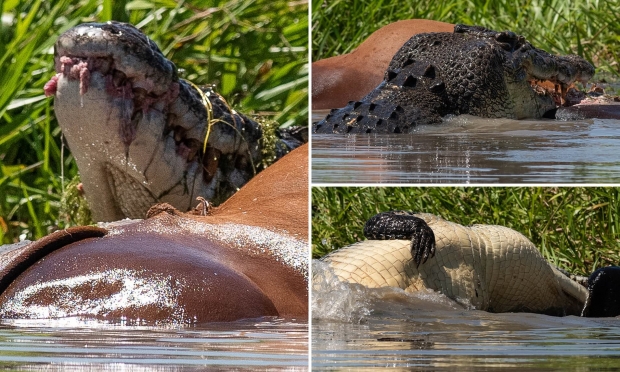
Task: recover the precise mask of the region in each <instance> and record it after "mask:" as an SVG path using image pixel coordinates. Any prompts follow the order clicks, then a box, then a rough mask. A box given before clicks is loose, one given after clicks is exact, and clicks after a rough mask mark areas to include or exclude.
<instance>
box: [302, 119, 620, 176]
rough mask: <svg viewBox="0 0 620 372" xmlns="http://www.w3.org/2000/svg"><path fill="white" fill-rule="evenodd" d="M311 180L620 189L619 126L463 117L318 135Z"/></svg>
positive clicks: (596, 121)
mask: <svg viewBox="0 0 620 372" xmlns="http://www.w3.org/2000/svg"><path fill="white" fill-rule="evenodd" d="M324 115H325V112H315V113H313V120H319V119H321V118H322V117H324ZM312 181H313V182H315V183H497V182H500V183H609V182H614V183H618V182H620V121H619V120H615V119H587V120H575V121H560V120H510V119H482V118H477V117H474V116H468V115H462V116H458V117H454V118H451V119H448V120H446V122H444V123H443V124H440V125H434V126H431V125H426V126H420V127H418V128H417V129H416V132H414V133H411V134H407V135H402V134H400V135H399V134H383V135H376V134H369V135H313V136H312Z"/></svg>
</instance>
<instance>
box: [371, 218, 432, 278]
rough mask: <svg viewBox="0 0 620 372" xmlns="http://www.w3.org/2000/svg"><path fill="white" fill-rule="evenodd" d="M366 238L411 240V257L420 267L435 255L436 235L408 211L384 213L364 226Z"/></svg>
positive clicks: (421, 220)
mask: <svg viewBox="0 0 620 372" xmlns="http://www.w3.org/2000/svg"><path fill="white" fill-rule="evenodd" d="M364 236H366V238H368V239H375V240H395V239H407V240H411V256H412V257H413V261H414V262H415V263H416V267H419V266H420V264H421V263H425V262H426V260H427V259H428V258H429V257H433V256H434V255H435V234H434V233H433V230H432V229H431V228H430V227H429V226H428V224H426V222H425V221H424V220H423V219H421V218H419V217H416V216H415V215H414V213H413V212H407V211H390V212H383V213H379V214H376V215H374V216H372V217H371V218H370V219H368V221H367V222H366V225H364Z"/></svg>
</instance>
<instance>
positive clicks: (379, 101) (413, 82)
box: [313, 25, 594, 133]
mask: <svg viewBox="0 0 620 372" xmlns="http://www.w3.org/2000/svg"><path fill="white" fill-rule="evenodd" d="M593 75H594V67H593V66H592V65H591V64H590V63H588V62H587V61H585V60H584V59H582V58H581V57H578V56H574V55H569V56H555V55H552V54H549V53H547V52H545V51H543V50H540V49H537V48H535V47H534V46H532V44H530V43H529V42H527V41H526V40H525V39H524V38H523V37H522V36H520V35H517V34H515V33H513V32H510V31H504V32H496V31H493V30H488V29H485V28H482V27H478V26H464V25H456V26H455V28H454V32H453V33H426V34H418V35H415V36H413V37H412V38H411V39H409V41H407V42H406V43H405V45H403V47H402V48H401V49H400V50H399V51H398V52H397V53H396V55H395V56H394V58H393V59H392V61H391V62H390V65H389V67H388V69H387V71H386V72H385V77H384V79H383V81H382V82H381V84H380V85H379V86H378V87H377V88H375V89H374V90H373V91H372V92H370V93H369V94H368V95H367V96H366V97H364V98H363V99H362V100H361V101H351V102H349V104H348V105H347V106H346V107H344V108H341V109H335V110H332V112H331V113H330V114H329V115H328V116H327V117H326V118H325V119H324V120H323V121H321V122H319V123H317V124H315V125H314V128H313V129H314V131H315V132H317V133H376V132H378V133H407V132H409V131H410V130H411V129H412V128H414V127H415V126H416V125H418V124H433V123H439V122H441V118H442V117H443V116H446V115H460V114H471V115H476V116H482V117H508V118H515V119H522V118H538V117H542V116H543V115H544V114H545V113H546V112H548V111H550V110H553V109H555V108H556V101H557V99H554V97H552V96H551V95H550V94H549V93H547V92H546V91H543V90H541V89H537V86H536V85H534V86H533V84H534V83H535V82H538V81H548V82H551V83H553V84H555V85H557V86H559V87H560V88H561V89H560V92H561V94H562V95H564V94H565V92H566V88H567V87H568V86H569V85H570V84H572V83H573V82H575V81H582V82H585V81H587V80H588V79H590V78H591V77H592V76H593Z"/></svg>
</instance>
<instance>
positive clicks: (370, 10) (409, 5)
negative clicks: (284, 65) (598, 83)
mask: <svg viewBox="0 0 620 372" xmlns="http://www.w3.org/2000/svg"><path fill="white" fill-rule="evenodd" d="M619 10H620V1H619V0H609V1H592V0H573V1H565V0H526V1H518V2H513V1H508V0H496V1H488V0H432V1H430V0H419V1H418V0H406V1H402V0H317V1H314V2H313V3H312V53H313V54H312V59H313V60H314V61H316V60H319V59H323V58H327V57H330V56H334V55H340V54H344V53H348V52H350V51H351V50H353V49H354V48H355V47H356V46H357V45H359V44H360V43H361V42H362V41H363V40H365V39H366V38H367V37H368V36H369V35H370V34H371V33H372V32H374V31H375V30H377V29H379V28H381V27H382V26H385V25H387V24H389V23H392V22H395V21H397V20H401V19H412V18H424V19H433V20H437V21H443V22H448V23H464V24H470V25H480V26H484V27H487V28H490V29H493V30H498V31H502V30H511V31H514V32H516V33H518V34H521V35H523V36H525V37H526V38H527V39H528V40H529V41H530V42H532V44H533V45H535V46H537V47H539V48H542V49H545V50H547V51H549V52H552V53H561V54H567V53H573V54H579V55H581V56H582V57H584V58H586V59H588V60H590V61H591V62H593V63H594V64H595V66H597V68H598V70H600V71H607V72H611V73H613V74H615V75H619V74H620V65H619V64H618V62H619V59H620V43H619V40H620V36H619V35H620V11H619Z"/></svg>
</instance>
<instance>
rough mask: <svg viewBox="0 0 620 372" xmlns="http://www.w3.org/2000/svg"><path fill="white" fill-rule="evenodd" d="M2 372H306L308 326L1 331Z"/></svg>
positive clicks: (37, 324)
mask: <svg viewBox="0 0 620 372" xmlns="http://www.w3.org/2000/svg"><path fill="white" fill-rule="evenodd" d="M0 367H2V368H11V369H26V370H45V371H50V370H58V371H62V370H72V371H81V370H88V371H180V370H205V369H208V370H220V369H230V368H232V367H234V368H235V369H243V370H256V369H261V370H264V369H272V368H275V369H278V370H281V369H284V370H307V369H308V330H307V324H306V323H291V322H287V321H282V320H260V321H241V322H233V323H230V324H224V323H220V324H206V325H202V326H195V327H169V328H162V327H136V326H127V325H123V324H117V325H103V324H101V323H84V322H81V321H79V320H75V319H65V320H56V321H16V322H14V323H7V322H4V323H3V324H2V325H0Z"/></svg>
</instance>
